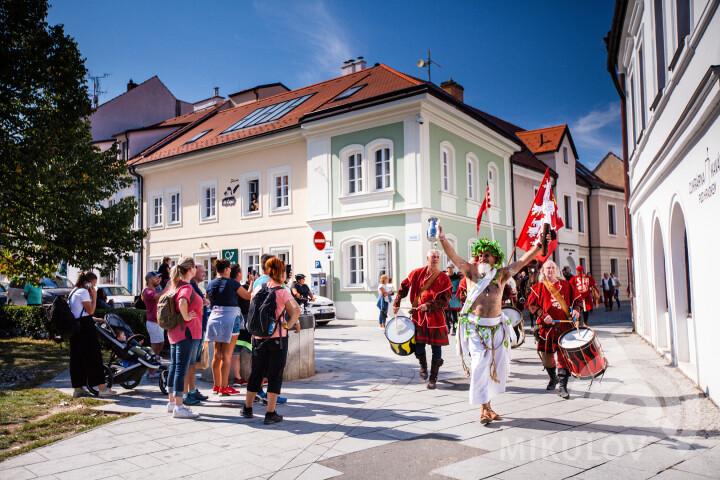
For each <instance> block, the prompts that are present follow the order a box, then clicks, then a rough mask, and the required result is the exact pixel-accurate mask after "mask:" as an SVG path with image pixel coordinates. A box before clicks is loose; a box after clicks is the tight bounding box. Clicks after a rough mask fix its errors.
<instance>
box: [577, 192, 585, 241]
mask: <svg viewBox="0 0 720 480" xmlns="http://www.w3.org/2000/svg"><path fill="white" fill-rule="evenodd" d="M577 209H578V233H579V234H580V235H585V234H586V232H585V200H580V199H579V198H578V201H577Z"/></svg>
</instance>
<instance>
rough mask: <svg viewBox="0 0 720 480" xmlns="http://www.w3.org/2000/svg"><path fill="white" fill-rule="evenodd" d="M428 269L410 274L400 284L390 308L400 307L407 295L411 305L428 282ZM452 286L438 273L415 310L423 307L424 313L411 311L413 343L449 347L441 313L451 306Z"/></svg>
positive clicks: (423, 268) (420, 269)
mask: <svg viewBox="0 0 720 480" xmlns="http://www.w3.org/2000/svg"><path fill="white" fill-rule="evenodd" d="M430 276H431V275H430V274H429V272H428V267H422V268H417V269H415V270H413V271H412V272H410V274H409V275H408V277H407V278H406V279H405V280H403V281H402V283H401V284H400V288H399V290H398V293H397V297H395V301H394V302H393V305H394V306H396V307H399V306H400V301H401V300H402V299H403V298H405V297H407V296H408V293H409V294H410V300H411V301H412V300H413V299H414V298H415V297H416V296H417V294H418V293H419V292H420V290H421V289H422V287H423V285H424V284H425V282H426V281H427V280H428V279H429V278H430ZM451 293H452V283H450V278H449V277H448V276H447V274H446V273H445V272H440V274H439V275H438V276H437V278H436V279H435V280H434V281H433V283H432V285H430V287H429V288H428V289H427V290H425V291H424V292H423V294H422V296H421V297H420V301H419V302H418V307H419V306H420V305H426V307H427V311H426V312H422V311H420V310H414V311H413V314H412V320H413V323H414V324H415V341H416V342H417V343H427V344H429V345H441V346H443V345H448V344H449V343H450V342H449V341H448V330H447V325H446V324H445V315H444V314H443V310H444V309H445V307H447V305H448V303H449V302H450V296H451Z"/></svg>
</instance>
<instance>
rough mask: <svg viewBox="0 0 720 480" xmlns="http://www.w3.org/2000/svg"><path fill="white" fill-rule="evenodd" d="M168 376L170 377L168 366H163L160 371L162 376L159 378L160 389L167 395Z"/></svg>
mask: <svg viewBox="0 0 720 480" xmlns="http://www.w3.org/2000/svg"><path fill="white" fill-rule="evenodd" d="M167 378H168V371H167V368H163V369H162V371H161V372H160V378H159V379H158V383H159V384H160V391H161V392H162V393H163V395H167V394H168V391H167Z"/></svg>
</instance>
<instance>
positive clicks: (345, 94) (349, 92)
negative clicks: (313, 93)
mask: <svg viewBox="0 0 720 480" xmlns="http://www.w3.org/2000/svg"><path fill="white" fill-rule="evenodd" d="M363 87H367V83H365V84H363V85H358V86H357V87H350V88H348V89H347V90H345V91H344V92H343V93H341V94H340V95H338V96H337V97H335V100H342V99H343V98H348V97H352V96H353V95H354V94H355V92H357V91H358V90H360V89H361V88H363Z"/></svg>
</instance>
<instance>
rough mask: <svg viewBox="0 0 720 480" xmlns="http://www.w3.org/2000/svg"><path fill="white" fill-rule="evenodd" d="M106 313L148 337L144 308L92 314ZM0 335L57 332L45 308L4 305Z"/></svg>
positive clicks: (50, 334) (35, 335) (34, 335)
mask: <svg viewBox="0 0 720 480" xmlns="http://www.w3.org/2000/svg"><path fill="white" fill-rule="evenodd" d="M108 313H116V314H118V315H119V316H120V318H122V319H123V320H125V322H126V323H127V324H128V326H129V327H130V328H131V329H132V331H133V333H140V334H142V335H145V337H146V338H149V336H148V332H147V328H146V327H145V314H146V312H145V310H138V309H136V308H116V309H113V310H96V311H95V313H94V314H93V316H94V317H104V316H105V315H106V314H108ZM0 336H2V337H32V338H53V337H55V336H57V332H55V330H54V329H53V328H52V325H50V321H49V320H48V317H47V313H46V310H45V308H43V307H19V306H9V307H8V306H5V307H2V308H0Z"/></svg>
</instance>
